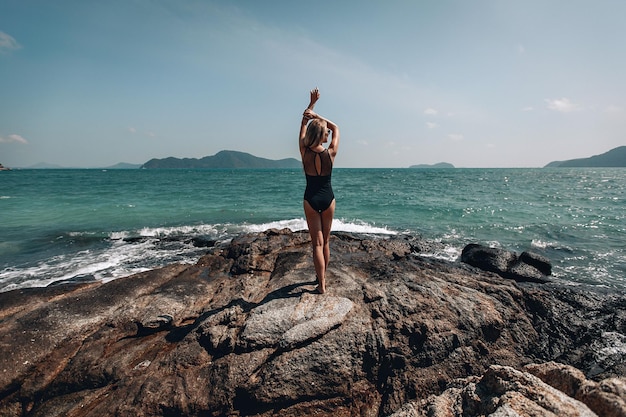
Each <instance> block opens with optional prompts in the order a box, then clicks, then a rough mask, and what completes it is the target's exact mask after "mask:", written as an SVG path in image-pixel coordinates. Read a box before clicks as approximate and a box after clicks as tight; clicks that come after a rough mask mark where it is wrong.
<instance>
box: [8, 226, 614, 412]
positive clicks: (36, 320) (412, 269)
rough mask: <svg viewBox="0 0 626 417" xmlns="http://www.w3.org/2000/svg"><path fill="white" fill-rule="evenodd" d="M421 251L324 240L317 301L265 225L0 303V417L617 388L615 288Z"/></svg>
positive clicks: (401, 402) (293, 256) (303, 246)
mask: <svg viewBox="0 0 626 417" xmlns="http://www.w3.org/2000/svg"><path fill="white" fill-rule="evenodd" d="M431 244H432V243H431V242H426V241H423V240H421V239H419V238H415V237H411V236H389V237H386V238H384V239H373V238H371V237H368V236H364V235H359V234H354V233H336V234H334V235H333V237H332V239H331V250H332V256H333V258H332V261H331V265H330V269H329V281H328V290H329V292H328V294H326V295H321V296H319V295H314V294H313V289H314V282H313V281H314V280H313V278H314V277H313V276H312V273H311V271H312V263H311V259H310V249H309V241H308V236H307V234H306V232H291V231H289V230H276V229H273V230H267V231H264V232H259V233H250V234H244V235H239V236H237V237H236V238H234V239H233V240H232V241H230V242H228V243H225V244H216V245H215V246H214V247H212V248H210V249H209V250H208V253H207V254H206V255H205V256H203V257H202V258H201V259H200V260H199V261H198V262H197V263H196V264H195V265H181V264H171V265H168V266H166V267H164V268H159V269H156V270H151V271H146V272H144V273H140V274H136V275H133V276H129V277H126V278H119V279H116V280H114V281H111V282H108V283H100V282H82V283H81V282H75V283H66V284H65V285H57V286H53V287H47V288H31V289H22V290H14V291H11V292H8V293H0V306H1V310H0V314H1V317H2V319H3V326H2V328H0V343H2V344H3V346H8V347H10V349H8V350H7V351H8V352H11V353H10V354H8V355H6V356H3V357H2V358H1V359H0V361H1V362H2V363H0V365H1V367H2V369H6V370H7V371H6V372H4V373H3V374H2V375H0V392H3V395H2V397H1V398H0V410H3V411H4V412H8V410H17V409H20V410H22V409H29V410H31V412H32V413H35V414H36V413H39V414H41V413H44V414H45V413H46V412H52V411H59V410H61V409H62V410H64V412H65V413H69V412H71V410H78V409H79V408H81V409H86V410H89V411H88V412H86V413H84V414H81V415H93V416H95V415H112V414H117V415H143V414H146V415H148V414H154V413H157V414H158V413H159V411H157V410H163V409H164V408H163V407H165V408H167V409H168V410H170V412H172V413H175V414H176V415H183V416H187V415H188V416H192V415H201V414H202V413H209V414H210V413H213V414H215V413H218V414H229V413H240V414H245V415H250V416H253V415H254V416H266V415H285V416H286V415H293V414H294V413H295V414H298V415H314V414H316V415H362V413H363V412H365V411H364V410H369V411H368V412H367V413H369V414H371V413H375V414H374V415H391V414H392V413H398V412H400V411H401V410H402V409H406V408H407V407H408V408H410V407H411V404H426V402H428V401H430V400H429V399H432V398H435V397H432V396H438V395H444V394H445V393H447V392H448V393H449V391H448V389H449V388H450V387H451V386H453V384H454V381H458V380H459V378H466V379H467V378H469V379H471V378H480V377H481V376H482V378H483V379H484V378H486V376H487V375H491V377H493V375H499V376H498V377H502V378H503V377H504V375H505V374H507V372H508V371H507V372H504V371H503V370H502V369H500V368H497V366H500V367H507V368H506V369H508V368H511V369H514V370H517V371H518V372H530V370H529V369H530V368H528V366H529V365H531V364H545V363H552V362H554V363H560V364H561V365H563V366H569V367H574V368H576V369H578V370H580V371H581V372H583V373H584V379H585V380H586V381H587V383H589V384H592V383H593V384H596V385H597V386H600V384H601V382H602V381H605V380H609V379H611V380H612V379H615V378H617V380H618V381H623V378H624V377H625V376H626V359H625V358H626V355H625V353H626V336H624V335H623V332H624V328H625V326H626V324H625V321H626V293H624V292H616V291H602V290H600V289H595V290H593V291H588V290H587V289H584V288H574V287H571V286H565V285H560V284H557V283H548V284H536V283H517V282H515V281H512V280H507V279H503V278H501V277H500V276H497V275H495V274H493V273H488V272H484V271H481V270H478V269H476V268H474V267H471V266H469V265H467V264H463V263H460V262H450V261H443V260H438V259H433V258H428V257H421V256H420V253H425V252H428V250H429V249H432V248H431V247H429V245H431ZM494 366H496V368H494ZM568 369H569V368H568ZM508 374H511V375H513V374H514V372H513V371H511V372H508ZM508 374H507V375H508ZM620 378H621V379H620ZM468 381H470V380H468ZM468 383H470V382H468ZM451 384H452V385H451ZM594 386H595V385H594ZM625 386H626V385H625ZM181 387H184V388H181ZM181 389H182V391H181ZM536 389H539V388H536ZM113 392H115V394H113ZM518 394H520V393H518ZM605 394H606V395H609V394H610V393H605ZM446 395H449V394H446ZM568 401H569V400H568ZM572 401H578V400H572ZM568 404H570V402H568ZM581 404H582V403H581ZM418 408H419V407H418ZM324 410H326V411H324ZM357 410H361V411H357ZM359 413H360V414H359ZM35 414H33V415H35ZM407 415H408V414H407ZM415 415H420V414H415ZM465 415H473V414H471V413H470V412H469V411H467V413H466V414H465ZM476 415H478V414H476Z"/></svg>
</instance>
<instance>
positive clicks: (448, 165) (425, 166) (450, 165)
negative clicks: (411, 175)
mask: <svg viewBox="0 0 626 417" xmlns="http://www.w3.org/2000/svg"><path fill="white" fill-rule="evenodd" d="M409 168H420V169H422V168H454V165H452V164H449V163H447V162H439V163H437V164H432V165H429V164H418V165H411V166H410V167H409Z"/></svg>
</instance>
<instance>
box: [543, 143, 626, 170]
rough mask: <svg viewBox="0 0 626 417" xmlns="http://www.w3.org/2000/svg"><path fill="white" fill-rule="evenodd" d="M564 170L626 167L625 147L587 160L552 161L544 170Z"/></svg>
mask: <svg viewBox="0 0 626 417" xmlns="http://www.w3.org/2000/svg"><path fill="white" fill-rule="evenodd" d="M555 167H559V168H565V167H568V168H569V167H571V168H574V167H581V168H582V167H588V168H601V167H604V168H613V167H626V146H619V147H617V148H615V149H611V150H610V151H608V152H605V153H603V154H600V155H594V156H591V157H589V158H578V159H569V160H567V161H553V162H550V163H549V164H548V165H546V166H545V168H555Z"/></svg>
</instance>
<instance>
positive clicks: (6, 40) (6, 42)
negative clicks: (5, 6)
mask: <svg viewBox="0 0 626 417" xmlns="http://www.w3.org/2000/svg"><path fill="white" fill-rule="evenodd" d="M21 47H22V46H21V45H20V44H19V43H17V41H16V40H15V38H14V37H13V36H11V35H9V34H8V33H4V32H2V31H1V30H0V53H8V52H11V51H15V50H17V49H20V48H21Z"/></svg>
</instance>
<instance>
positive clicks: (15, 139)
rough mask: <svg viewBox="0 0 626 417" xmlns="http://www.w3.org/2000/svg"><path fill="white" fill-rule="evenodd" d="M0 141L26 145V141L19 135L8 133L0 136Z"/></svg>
mask: <svg viewBox="0 0 626 417" xmlns="http://www.w3.org/2000/svg"><path fill="white" fill-rule="evenodd" d="M0 143H21V144H24V145H26V144H28V141H27V140H26V139H24V138H23V137H21V136H20V135H9V136H7V137H4V136H0Z"/></svg>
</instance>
